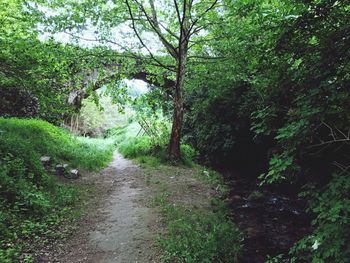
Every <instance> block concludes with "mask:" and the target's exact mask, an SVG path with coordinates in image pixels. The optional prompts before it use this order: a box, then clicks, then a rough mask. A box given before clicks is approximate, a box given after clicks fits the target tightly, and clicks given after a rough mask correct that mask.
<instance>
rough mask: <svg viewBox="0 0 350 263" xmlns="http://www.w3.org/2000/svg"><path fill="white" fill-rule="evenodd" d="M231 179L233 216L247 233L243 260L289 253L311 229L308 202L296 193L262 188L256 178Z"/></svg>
mask: <svg viewBox="0 0 350 263" xmlns="http://www.w3.org/2000/svg"><path fill="white" fill-rule="evenodd" d="M230 178H231V179H230V180H229V181H228V182H227V183H228V184H229V186H230V209H231V211H232V213H231V216H232V217H233V219H234V221H235V222H236V223H237V224H238V225H239V227H240V228H241V229H242V231H243V232H244V234H245V241H244V243H245V246H244V253H243V255H242V259H241V261H240V262H242V263H263V262H265V260H266V258H267V256H268V255H270V256H276V255H278V254H282V253H287V252H288V250H289V248H290V247H291V246H292V245H293V244H294V243H295V242H296V241H297V240H299V239H300V238H302V237H303V236H305V235H306V234H308V233H309V232H310V231H311V228H310V217H309V216H308V215H307V214H306V213H305V208H306V202H305V201H304V200H302V199H300V198H298V197H297V196H296V195H295V194H291V193H289V194H286V192H287V191H283V189H279V190H278V191H276V189H275V190H271V189H268V188H260V187H258V186H257V184H256V183H255V182H254V181H253V183H252V182H251V181H249V180H242V179H237V180H232V176H230Z"/></svg>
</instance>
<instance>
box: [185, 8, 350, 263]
mask: <svg viewBox="0 0 350 263" xmlns="http://www.w3.org/2000/svg"><path fill="white" fill-rule="evenodd" d="M349 8H350V6H349V3H348V2H347V1H305V2H303V1H295V2H291V3H283V4H282V3H277V2H270V3H267V2H266V3H265V2H264V1H261V2H254V1H251V2H250V1H246V2H243V1H242V2H241V3H234V4H232V5H231V6H230V8H229V9H228V11H227V12H228V13H227V15H228V16H229V19H228V20H227V22H228V25H226V26H225V28H224V27H223V26H222V25H221V24H220V25H218V26H217V27H216V30H214V32H213V34H214V36H216V37H217V39H218V38H219V36H223V35H224V36H226V37H227V39H225V40H223V41H219V40H218V41H217V42H218V43H217V44H216V45H213V52H217V53H218V54H220V55H221V56H223V57H224V59H223V60H222V62H220V63H218V62H216V63H213V64H211V63H209V64H207V65H206V66H203V65H201V66H200V67H197V68H194V69H193V73H196V74H193V75H191V76H192V77H193V82H191V83H189V85H188V86H187V89H188V92H187V105H188V112H187V122H186V123H187V129H186V132H185V135H186V138H187V140H189V141H191V142H192V143H193V144H194V145H196V147H197V148H198V149H199V150H200V152H201V153H202V155H203V156H205V157H206V158H207V159H208V160H209V161H210V162H211V163H212V164H214V165H216V166H219V167H220V165H221V166H222V165H224V166H227V163H231V164H232V162H233V163H234V167H237V166H239V165H241V164H242V163H243V164H244V165H245V166H248V165H249V163H250V162H252V163H255V168H260V169H258V170H260V173H262V172H263V174H262V175H261V176H260V179H261V182H262V183H286V182H288V183H289V184H290V187H291V186H292V185H294V187H298V185H299V186H300V185H305V186H306V188H311V190H305V191H306V192H305V193H304V194H303V195H306V196H308V199H309V200H310V213H311V214H313V215H314V216H315V220H314V221H313V225H314V226H315V231H314V232H313V233H312V234H311V235H310V236H308V237H306V238H305V239H303V240H302V241H301V242H300V243H298V244H297V245H296V247H295V248H294V249H293V253H292V255H293V257H294V259H295V260H297V262H299V261H300V260H306V261H307V262H310V261H312V262H325V261H329V260H330V261H335V262H345V261H346V260H347V258H348V257H349V255H348V253H349V247H348V245H347V242H346V240H348V238H349V232H348V231H347V229H349V223H350V222H349V220H348V219H349V205H348V202H349V195H348V191H347V185H348V184H349V182H350V180H349V172H348V168H349V145H348V142H349V132H348V131H349V128H350V127H349V123H350V119H349V118H350V115H349V112H350V111H349V110H350V109H349V105H350V104H349V101H350V87H349V77H350V75H349V73H348V72H349V65H350V64H349V61H350V60H349V59H350V57H349V56H350V52H349V47H350V39H349V29H350V28H349V10H350V9H349ZM249 156H250V157H249ZM242 157H243V158H242ZM242 159H243V160H245V161H244V162H242ZM266 160H268V163H267V161H266ZM264 162H265V165H264ZM257 163H261V165H259V164H258V166H257ZM264 166H265V167H266V168H265V169H264ZM245 171H249V168H246V169H245ZM253 172H254V171H253ZM255 174H258V173H257V171H255ZM299 189H300V188H299ZM331 207H332V209H331ZM315 242H316V244H318V245H317V246H316V249H313V248H312V245H313V244H315ZM301 251H302V252H301Z"/></svg>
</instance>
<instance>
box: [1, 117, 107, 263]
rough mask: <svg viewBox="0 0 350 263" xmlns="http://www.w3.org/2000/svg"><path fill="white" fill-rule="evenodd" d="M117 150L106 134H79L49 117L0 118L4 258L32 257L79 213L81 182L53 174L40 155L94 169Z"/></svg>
mask: <svg viewBox="0 0 350 263" xmlns="http://www.w3.org/2000/svg"><path fill="white" fill-rule="evenodd" d="M112 151H113V146H112V144H111V143H109V142H108V141H106V140H101V139H87V138H80V137H74V136H72V135H70V134H69V133H68V132H67V131H65V130H63V129H61V128H58V127H55V126H53V125H51V124H49V123H47V122H45V121H41V120H24V119H16V118H12V119H4V118H0V236H1V239H0V262H4V263H7V262H18V261H19V260H21V261H24V262H31V261H32V256H31V252H32V251H31V250H32V247H33V244H37V243H45V242H48V241H47V240H48V239H49V238H54V237H61V236H62V235H63V234H64V233H61V232H59V231H58V230H57V229H58V228H57V227H58V226H59V225H61V224H62V223H63V222H64V221H67V220H74V217H76V216H77V214H78V213H77V210H79V209H77V208H76V207H75V204H76V203H77V200H79V198H80V197H79V196H80V195H79V193H80V189H79V187H77V186H75V185H74V184H68V183H65V182H63V181H62V180H60V179H59V178H57V176H55V175H53V174H48V173H47V172H46V171H45V169H44V167H43V165H42V164H41V162H40V157H41V156H50V157H51V161H52V167H54V166H55V164H58V163H68V164H69V165H70V166H71V167H73V168H79V169H81V170H86V171H87V170H90V171H91V170H98V169H101V168H102V167H104V166H105V165H106V164H107V163H108V162H109V161H110V160H111V158H112ZM24 252H26V253H24Z"/></svg>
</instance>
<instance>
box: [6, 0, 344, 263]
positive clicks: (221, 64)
mask: <svg viewBox="0 0 350 263" xmlns="http://www.w3.org/2000/svg"><path fill="white" fill-rule="evenodd" d="M0 5H1V6H0V7H1V8H0V24H1V28H0V44H1V51H0V115H1V116H2V117H30V118H40V119H42V120H46V121H49V122H50V123H54V124H56V125H62V124H63V123H65V124H71V125H72V126H74V125H75V121H74V120H75V119H74V116H78V115H79V113H80V114H81V115H80V117H82V119H83V125H82V126H83V127H82V129H81V131H83V133H84V134H91V135H97V134H100V133H101V132H102V131H104V128H106V127H101V125H102V124H103V125H104V124H105V123H106V122H105V120H104V114H102V113H100V112H99V113H98V112H97V111H96V108H97V106H96V107H95V106H93V104H92V102H91V101H90V102H89V103H85V104H84V103H83V99H85V98H87V97H89V96H90V98H91V97H92V99H93V100H94V101H98V99H99V94H98V93H97V92H96V91H97V90H98V89H101V88H102V87H103V89H104V91H105V92H106V93H109V94H111V96H112V97H113V101H114V102H116V103H117V104H118V106H119V107H120V108H123V106H125V105H124V104H125V103H126V102H127V101H128V99H127V95H128V92H127V89H126V87H125V85H122V84H121V81H122V79H124V78H127V79H132V78H136V79H141V80H144V81H146V82H147V83H148V84H149V87H148V89H149V92H148V93H147V94H146V95H145V96H143V97H142V99H140V100H137V101H136V102H135V103H134V105H133V107H134V110H136V111H137V112H138V113H140V112H143V114H144V115H143V116H141V117H142V118H143V122H144V120H146V122H149V123H150V124H151V127H148V128H145V130H146V134H143V132H144V131H145V130H144V131H142V135H145V136H140V135H139V136H137V138H133V137H136V134H137V133H138V131H139V127H138V126H137V124H132V125H128V126H125V127H124V126H122V125H119V127H117V128H116V129H113V128H112V129H109V131H108V132H107V134H108V136H109V138H111V139H112V140H115V141H116V144H117V146H118V147H119V149H120V151H121V152H122V153H123V154H124V155H125V156H127V157H130V158H136V159H138V160H139V161H140V162H142V163H146V164H151V165H153V166H161V164H162V163H164V162H165V161H171V162H174V163H178V162H179V160H182V162H183V163H185V164H187V165H193V162H192V159H193V156H196V157H198V158H195V159H197V160H200V161H201V163H204V164H206V165H208V166H211V167H215V168H218V169H220V170H228V171H239V173H240V174H241V175H242V177H246V178H243V179H247V180H248V181H249V183H251V184H254V186H255V185H256V180H258V181H259V183H260V185H261V186H264V185H271V186H272V188H274V189H280V190H281V191H284V190H285V192H293V193H295V192H298V193H300V196H301V197H302V198H303V199H304V200H305V201H306V202H307V205H308V209H307V211H308V213H309V216H310V217H312V218H313V221H312V225H313V227H312V233H309V234H308V235H306V236H305V237H304V238H302V239H301V240H300V242H298V241H296V243H295V245H294V246H293V247H291V249H290V252H289V253H285V255H280V256H279V258H280V259H281V260H285V261H291V260H294V261H296V262H303V261H306V262H346V261H347V260H348V258H349V257H350V252H349V251H350V244H349V242H347V240H349V236H350V219H349V218H350V211H349V202H350V197H349V191H348V189H349V184H350V176H349V175H350V172H349V171H350V161H349V160H350V157H349V153H350V149H349V142H350V132H349V130H350V126H349V123H350V103H349V101H350V92H349V90H350V87H349V83H350V74H349V72H350V63H349V61H350V26H349V24H350V23H349V12H350V4H349V1H345V0H344V1H340V0H307V1H306V0H290V1H278V0H259V1H257V0H237V1H232V0H219V1H217V0H208V1H192V0H188V1H179V0H175V1H170V0H169V1H168V0H164V1H156V0H154V1H153V0H149V1H137V0H126V1H92V0H84V1H77V0H72V1H64V0H55V1H43V0H33V1H30V2H27V1H22V0H2V1H1V3H0ZM126 27H128V29H127V30H125V32H124V33H123V32H122V33H116V32H117V31H119V30H117V29H119V28H126ZM87 29H88V31H89V33H87V31H86V30H87ZM91 29H93V30H91ZM90 31H91V32H90ZM122 31H124V30H122ZM63 32H64V36H67V37H68V36H69V40H70V41H68V43H64V44H63V43H62V41H63V40H62V39H63V37H62V34H63ZM92 32H93V33H92ZM55 33H60V37H57V35H55ZM90 33H91V34H92V35H91V34H90ZM86 34H87V35H88V37H87V36H86ZM90 37H91V39H90ZM92 38H94V39H92ZM84 39H85V40H84ZM87 39H88V40H87ZM129 95H130V94H129ZM81 110H82V111H81ZM151 112H153V113H154V112H156V115H157V114H159V113H161V116H162V118H160V119H159V118H158V117H154V115H153V116H152V114H150V113H151ZM90 117H91V119H89V118H90ZM138 117H140V116H138ZM157 118H158V119H157ZM90 121H91V122H90ZM137 121H140V119H137ZM162 122H163V124H162ZM26 123H28V124H26ZM170 123H172V126H171V125H170ZM34 124H35V125H34ZM170 126H171V127H170ZM37 127H40V128H37ZM108 127H111V126H108ZM128 129H133V135H132V136H131V135H129V134H130V133H129V132H130V130H129V131H128ZM135 133H136V134H135ZM0 142H1V144H0V154H1V155H0V160H1V166H2V167H4V169H2V171H1V175H2V178H3V182H1V185H0V186H1V188H0V189H1V196H2V198H4V200H6V201H2V203H1V205H2V206H7V204H11V205H10V208H7V210H6V209H5V210H4V211H10V210H11V211H15V210H14V209H18V208H17V207H25V206H28V207H30V209H28V213H32V212H33V211H32V210H35V211H36V210H38V212H40V211H41V213H44V211H45V209H48V207H49V206H50V204H51V203H50V202H49V201H45V200H51V199H48V198H49V197H47V196H48V195H49V194H48V193H47V192H45V191H46V189H49V188H50V187H53V186H52V184H53V183H52V182H51V181H50V180H51V179H50V180H49V179H47V178H50V177H47V176H45V172H44V170H43V168H42V167H41V164H40V161H39V160H38V158H39V157H40V156H41V155H50V156H51V157H52V159H53V161H54V162H61V161H62V162H69V163H71V164H72V165H73V166H79V167H83V168H86V169H98V168H100V167H103V165H105V164H106V163H107V161H108V158H109V157H108V156H110V152H111V150H110V148H109V147H110V146H107V145H106V144H105V143H104V141H102V140H98V139H97V140H95V141H92V140H88V139H79V138H72V137H71V136H70V135H69V134H68V133H67V132H65V131H63V130H61V129H58V128H54V127H53V126H50V125H49V124H47V123H44V122H41V121H38V120H32V121H27V122H26V121H22V120H18V119H13V120H7V119H6V120H5V119H1V127H0ZM97 145H98V146H97ZM180 145H182V146H181V147H180ZM180 148H181V149H180ZM193 149H194V150H193ZM197 152H198V154H197ZM181 155H182V157H181ZM11 178H12V179H11ZM13 178H16V179H15V180H14V179H13ZM21 178H25V179H21ZM22 185H23V186H22ZM41 185H45V186H46V187H43V188H40V186H41ZM50 185H51V186H50ZM49 186H50V187H49ZM21 187H24V188H23V189H22V188H21ZM21 189H22V190H21ZM50 191H51V192H55V191H56V190H50ZM57 191H58V190H57ZM62 191H63V190H62ZM67 191H69V190H67ZM51 192H50V193H51ZM9 193H10V194H9ZM26 193H32V194H30V195H29V196H28V197H26ZM34 193H38V194H34ZM17 195H18V196H21V197H18V198H19V199H20V200H22V201H21V202H24V201H23V200H27V199H28V202H29V203H25V202H27V201H25V202H24V203H23V204H22V203H21V205H18V206H15V205H14V204H15V202H17V199H16V198H14V197H13V196H17ZM66 195H67V196H68V197H69V196H72V195H73V194H69V193H67V194H66ZM30 200H31V201H30ZM67 202H68V201H67ZM68 203H69V202H68ZM9 209H10V210H9ZM0 218H1V219H0V220H5V219H3V218H5V217H4V216H2V215H1V217H0ZM6 220H7V221H6V222H8V221H11V220H10V219H6ZM6 231H7V230H6ZM12 232H13V231H12V230H9V231H7V232H6V233H7V234H6V235H9V233H12ZM14 238H15V237H13V239H14ZM315 244H316V245H315ZM8 251H10V250H8ZM8 253H10V252H8ZM191 253H192V252H191ZM271 256H272V257H273V256H274V255H271ZM282 258H283V259H282ZM271 260H273V259H271ZM276 260H279V259H277V258H276Z"/></svg>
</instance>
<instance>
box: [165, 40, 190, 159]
mask: <svg viewBox="0 0 350 263" xmlns="http://www.w3.org/2000/svg"><path fill="white" fill-rule="evenodd" d="M183 48H184V49H183V52H181V53H180V56H179V59H178V71H177V74H176V83H175V94H174V103H173V104H174V113H173V125H172V129H171V135H170V142H169V146H168V158H169V159H170V160H179V159H181V150H180V139H181V131H182V119H183V101H182V90H183V86H184V80H185V73H186V60H187V43H184V47H183Z"/></svg>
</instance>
